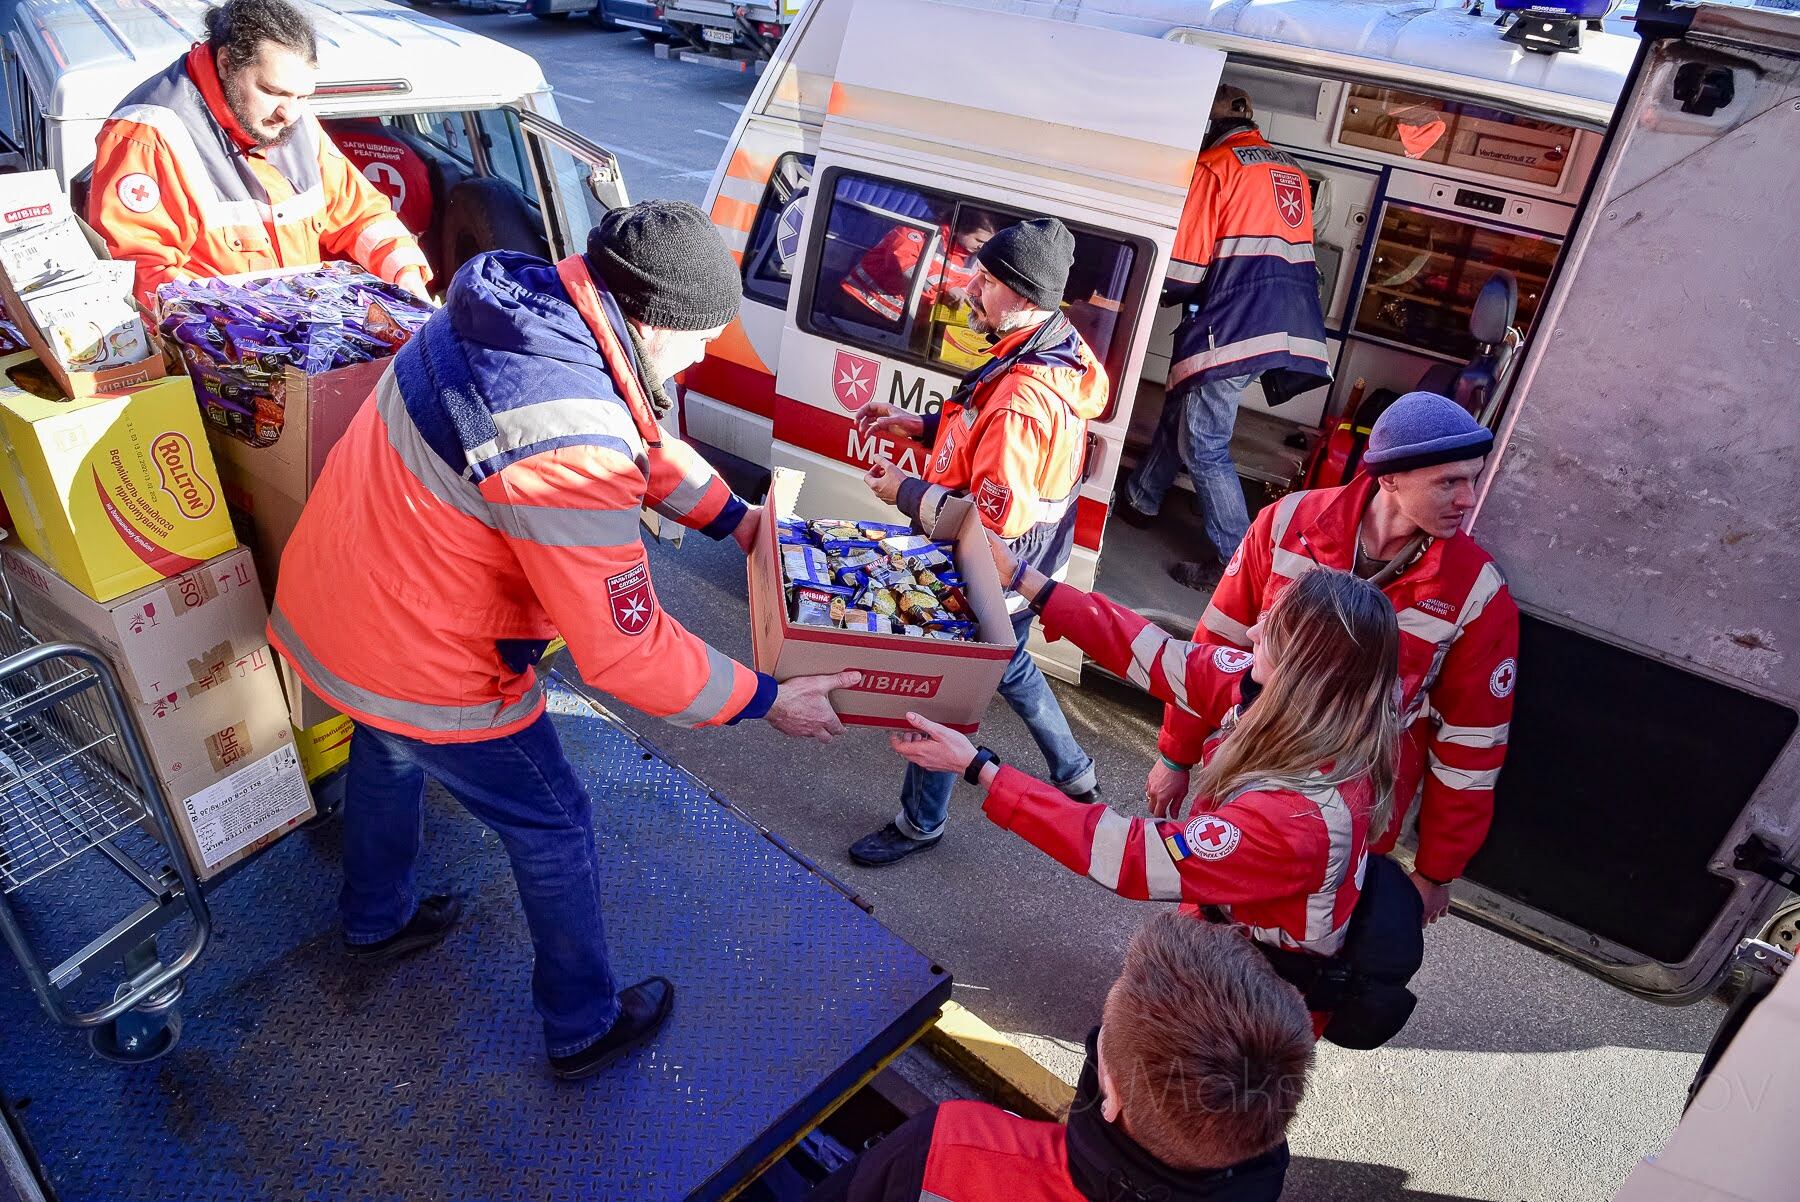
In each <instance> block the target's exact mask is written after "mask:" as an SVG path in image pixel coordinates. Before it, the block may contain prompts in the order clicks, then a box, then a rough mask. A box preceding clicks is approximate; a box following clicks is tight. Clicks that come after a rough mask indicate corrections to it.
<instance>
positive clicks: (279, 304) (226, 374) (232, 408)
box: [156, 263, 432, 447]
mask: <svg viewBox="0 0 1800 1202" xmlns="http://www.w3.org/2000/svg"><path fill="white" fill-rule="evenodd" d="M156 300H157V309H158V311H159V313H160V315H161V317H160V321H159V323H158V328H159V329H160V330H161V331H162V334H163V337H164V338H166V339H168V340H169V341H170V342H172V343H174V344H175V346H176V347H177V349H179V350H180V352H181V357H182V359H183V361H184V362H186V364H187V367H188V374H189V375H190V376H192V377H193V380H194V391H195V392H196V393H197V394H198V395H199V398H200V406H201V409H202V410H203V411H204V412H205V413H206V417H207V420H208V421H209V422H211V423H212V424H213V425H215V426H218V427H220V428H221V429H223V430H225V431H227V432H229V433H230V434H231V435H233V436H234V437H236V438H240V439H242V440H243V441H245V442H247V443H249V444H250V445H251V446H253V447H266V446H270V445H272V444H273V443H274V442H275V440H276V439H278V438H280V437H281V430H282V425H283V423H284V419H285V417H286V412H287V391H286V390H287V383H286V381H287V374H286V373H287V369H288V368H290V367H292V368H295V369H297V370H298V371H301V372H303V373H305V374H307V375H317V374H319V373H320V372H326V371H334V370H336V369H337V368H340V367H350V366H353V365H354V364H358V363H367V362H369V361H371V360H374V359H382V358H385V357H387V356H388V355H391V354H393V353H394V351H395V350H397V349H399V348H400V347H401V346H403V345H405V344H406V342H407V341H408V340H409V339H411V338H412V336H413V335H414V334H416V333H417V332H418V331H419V328H420V327H421V326H423V325H424V324H425V320H426V318H428V317H430V316H431V313H432V308H431V306H430V305H428V304H426V303H425V302H424V301H421V300H419V299H418V298H417V297H415V296H413V295H412V294H411V293H410V292H407V291H406V290H405V289H403V288H400V287H398V286H397V285H394V284H389V283H386V282H385V281H383V280H381V279H378V278H376V277H375V276H372V275H370V274H369V273H368V272H366V271H363V270H362V269H361V268H359V267H355V266H352V265H351V264H348V263H326V264H324V265H322V266H321V267H319V268H317V269H316V270H313V271H307V272H302V273H300V274H297V275H284V276H269V277H266V278H263V279H257V280H250V281H247V282H244V283H237V284H233V283H226V282H225V281H223V280H184V281H180V282H178V283H173V284H165V285H163V286H162V287H161V288H160V289H158V290H157V294H156Z"/></svg>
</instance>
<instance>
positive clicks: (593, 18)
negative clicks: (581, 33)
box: [587, 4, 621, 30]
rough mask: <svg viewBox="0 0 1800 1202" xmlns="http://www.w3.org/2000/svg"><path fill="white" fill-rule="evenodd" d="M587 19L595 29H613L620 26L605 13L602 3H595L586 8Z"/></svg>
mask: <svg viewBox="0 0 1800 1202" xmlns="http://www.w3.org/2000/svg"><path fill="white" fill-rule="evenodd" d="M587 19H588V21H589V22H590V23H591V24H592V25H593V26H594V28H595V29H606V30H615V29H619V28H621V27H620V25H619V24H618V23H617V22H616V21H614V20H613V19H612V18H611V17H609V16H607V15H606V6H605V5H604V4H596V5H594V7H592V8H590V9H588V12H587Z"/></svg>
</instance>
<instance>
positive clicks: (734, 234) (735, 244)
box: [713, 225, 750, 250]
mask: <svg viewBox="0 0 1800 1202" xmlns="http://www.w3.org/2000/svg"><path fill="white" fill-rule="evenodd" d="M713 229H715V230H717V231H718V232H719V239H720V241H722V242H724V243H725V246H726V249H728V250H743V249H744V248H745V247H746V246H749V245H750V235H749V234H746V233H745V232H744V231H743V230H734V229H731V228H729V227H727V226H719V225H715V226H713Z"/></svg>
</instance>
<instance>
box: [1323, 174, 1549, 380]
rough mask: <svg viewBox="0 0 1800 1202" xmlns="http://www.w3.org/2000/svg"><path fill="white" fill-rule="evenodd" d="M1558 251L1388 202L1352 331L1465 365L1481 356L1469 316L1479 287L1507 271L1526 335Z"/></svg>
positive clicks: (1544, 242) (1521, 234) (1538, 238)
mask: <svg viewBox="0 0 1800 1202" xmlns="http://www.w3.org/2000/svg"><path fill="white" fill-rule="evenodd" d="M1560 247H1561V242H1560V240H1558V239H1555V238H1550V237H1546V236H1544V235H1542V234H1533V233H1528V232H1526V231H1523V230H1510V229H1500V228H1495V227H1492V226H1485V225H1480V224H1477V223H1475V222H1472V221H1466V220H1464V219H1462V218H1460V217H1456V216H1452V215H1450V214H1446V213H1436V212H1432V211H1430V210H1427V209H1420V208H1414V207H1412V206H1410V205H1403V204H1395V203H1392V202H1390V203H1389V204H1388V205H1387V206H1386V208H1385V209H1384V210H1383V211H1382V216H1381V227H1380V229H1379V231H1378V232H1377V235H1376V241H1375V248H1374V250H1373V252H1372V253H1371V254H1370V257H1369V268H1368V275H1367V277H1366V279H1365V280H1364V283H1363V289H1362V294H1361V296H1360V298H1359V300H1358V302H1357V309H1356V320H1355V322H1354V324H1353V326H1352V330H1353V332H1354V333H1356V334H1359V335H1363V336H1366V337H1371V338H1375V339H1377V340H1380V341H1383V342H1389V343H1397V344H1399V345H1400V346H1401V347H1403V348H1405V349H1407V350H1410V351H1414V352H1417V353H1419V354H1422V355H1430V356H1435V357H1438V358H1441V359H1446V360H1450V361H1453V362H1467V361H1468V360H1469V359H1471V358H1473V357H1474V356H1475V355H1476V354H1477V353H1478V351H1479V347H1478V346H1477V344H1476V341H1475V338H1474V336H1473V334H1471V333H1470V329H1469V319H1470V316H1471V314H1472V312H1473V310H1474V306H1475V300H1476V297H1477V296H1478V295H1479V294H1480V292H1481V288H1482V285H1484V284H1486V283H1487V282H1488V280H1489V279H1490V278H1492V277H1493V276H1494V275H1495V273H1497V272H1500V271H1510V272H1511V273H1512V274H1513V275H1514V277H1516V278H1517V280H1518V285H1519V301H1518V315H1517V318H1516V324H1517V326H1518V327H1519V329H1520V330H1522V331H1529V330H1530V328H1531V323H1532V321H1533V320H1534V319H1535V318H1536V316H1537V310H1538V304H1539V302H1540V301H1541V300H1542V299H1543V293H1544V287H1545V284H1546V283H1547V282H1548V280H1549V278H1550V271H1551V269H1552V268H1553V267H1554V266H1555V265H1556V256H1557V253H1558V251H1559V249H1560Z"/></svg>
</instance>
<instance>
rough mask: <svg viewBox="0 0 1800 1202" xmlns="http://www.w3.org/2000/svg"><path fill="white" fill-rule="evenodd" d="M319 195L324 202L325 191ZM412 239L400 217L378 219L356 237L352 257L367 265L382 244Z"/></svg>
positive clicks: (278, 211) (321, 191)
mask: <svg viewBox="0 0 1800 1202" xmlns="http://www.w3.org/2000/svg"><path fill="white" fill-rule="evenodd" d="M319 195H320V197H321V201H322V198H323V196H324V191H323V189H321V190H320V193H319ZM279 213H280V210H277V216H278V217H279ZM309 216H310V214H309ZM410 237H412V232H411V231H410V230H408V229H407V228H406V227H405V226H404V225H401V224H400V219H399V218H398V217H378V218H376V219H375V220H374V221H371V222H369V224H368V225H366V226H364V227H363V231H362V233H360V234H358V235H357V236H356V245H355V247H353V248H352V249H351V251H350V256H351V257H352V258H353V259H355V260H356V261H357V262H358V263H367V262H369V260H370V259H372V258H374V256H375V252H376V250H378V249H380V247H381V244H382V243H384V242H395V241H398V240H400V239H402V238H410Z"/></svg>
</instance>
